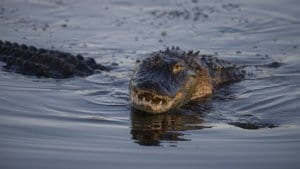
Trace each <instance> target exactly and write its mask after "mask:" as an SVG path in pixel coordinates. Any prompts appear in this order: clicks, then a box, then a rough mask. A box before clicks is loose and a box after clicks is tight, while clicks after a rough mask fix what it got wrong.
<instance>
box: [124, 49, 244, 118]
mask: <svg viewBox="0 0 300 169" xmlns="http://www.w3.org/2000/svg"><path fill="white" fill-rule="evenodd" d="M137 62H138V63H137V68H136V69H135V71H134V73H133V76H132V77H131V79H130V82H129V92H130V96H129V100H130V104H131V107H132V108H133V109H137V110H140V111H142V112H148V113H151V114H158V113H163V112H167V111H170V110H174V109H177V108H179V107H181V106H182V105H184V104H186V103H188V102H190V101H194V100H199V99H203V98H207V97H208V96H210V95H212V94H213V93H214V91H215V90H216V89H218V88H220V87H222V86H224V85H225V84H230V83H234V82H239V81H241V80H243V79H244V78H245V71H244V70H243V69H242V67H239V66H237V65H235V64H232V63H230V62H228V61H226V60H222V59H219V58H218V57H215V56H213V55H203V54H200V52H199V51H196V52H194V51H188V52H185V51H183V50H181V49H180V48H179V47H172V48H167V49H165V50H163V51H158V52H153V53H151V54H150V55H149V56H148V57H146V58H145V59H143V60H142V61H139V60H138V61H137Z"/></svg>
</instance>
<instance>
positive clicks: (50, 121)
mask: <svg viewBox="0 0 300 169" xmlns="http://www.w3.org/2000/svg"><path fill="white" fill-rule="evenodd" d="M299 5H300V4H299V2H298V1H296V0H288V1H286V0H277V1H271V0H267V1H255V0H253V1H249V2H248V1H247V2H246V1H241V0H231V1H229V0H213V1H209V2H208V1H207V2H206V1H200V0H199V1H197V0H192V1H185V0H184V1H171V0H170V1H159V0H152V1H147V0H131V1H130V0H126V1H118V0H114V1H105V0H103V1H96V0H87V1H75V0H71V1H63V0H44V1H37V0H24V1H17V0H2V1H1V2H0V7H1V8H0V23H1V24H0V35H1V38H0V39H2V40H10V41H15V42H19V43H25V44H28V45H35V46H38V47H43V48H49V49H51V48H53V49H58V50H62V51H68V52H71V53H80V54H83V55H84V56H89V57H93V58H95V59H96V60H97V61H98V62H100V63H103V64H105V65H110V66H112V67H113V70H112V71H111V72H107V73H106V72H103V73H100V74H95V75H92V76H89V77H86V78H80V77H75V78H71V79H66V80H55V79H45V78H35V77H30V76H23V75H20V74H15V73H11V72H7V71H4V70H1V71H0V135H1V137H0V159H1V160H0V168H6V169H10V168H251V169H254V168H262V169H265V168H272V169H276V168H278V169H281V168H295V169H296V168H299V166H300V162H299V160H298V158H299V157H298V156H299V155H300V132H299V129H300V127H299V126H300V114H299V108H300V106H299V101H300V90H299V87H300V85H299V84H300V59H299V57H300V56H299V53H300V39H299V37H300V29H299V28H300V20H299V16H300V11H299ZM173 45H174V46H180V47H181V48H182V49H184V50H200V51H201V53H208V54H216V55H218V56H219V57H220V58H223V59H226V60H230V61H232V62H234V63H237V64H241V65H264V64H268V63H271V62H274V61H277V62H281V63H283V65H282V66H281V67H279V68H268V67H259V66H258V67H255V66H249V67H247V68H246V70H247V72H248V77H247V79H246V80H244V81H242V82H240V83H237V84H234V85H231V86H227V87H225V88H223V89H222V90H221V91H219V92H218V93H216V95H214V97H213V98H211V99H209V100H207V101H206V102H202V103H193V104H190V105H189V106H186V107H184V108H182V109H181V110H180V111H179V112H176V113H175V112H171V113H168V114H162V115H158V116H147V115H141V114H138V113H134V112H131V110H130V107H129V105H128V81H129V79H130V74H131V73H132V70H133V69H134V66H135V60H136V59H138V58H141V57H143V56H144V55H145V54H147V53H149V52H152V51H156V50H161V49H164V48H165V47H166V46H173ZM112 63H113V64H112ZM0 64H1V65H3V63H0ZM116 64H117V65H118V66H115V65H116ZM236 122H243V123H247V122H257V123H264V124H272V125H274V126H277V127H275V128H268V127H266V128H261V129H258V130H249V129H243V128H240V127H236V126H234V125H231V124H234V123H236ZM267 126H268V125H267Z"/></svg>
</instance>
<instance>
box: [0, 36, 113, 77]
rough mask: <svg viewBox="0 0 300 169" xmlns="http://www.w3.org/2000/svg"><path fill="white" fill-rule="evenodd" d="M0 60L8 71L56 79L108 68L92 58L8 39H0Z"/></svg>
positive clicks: (83, 74)
mask: <svg viewBox="0 0 300 169" xmlns="http://www.w3.org/2000/svg"><path fill="white" fill-rule="evenodd" d="M0 61H3V62H5V63H6V65H5V66H4V68H5V69H6V70H9V71H14V72H17V73H21V74H24V75H33V76H38V77H49V78H58V79H60V78H70V77H73V76H88V75H91V74H93V73H95V72H98V71H101V70H108V68H106V67H105V66H103V65H101V64H98V63H96V62H95V60H94V59H93V58H84V57H83V56H81V55H76V56H75V55H73V54H71V53H67V52H60V51H56V50H47V49H37V48H36V47H33V46H27V45H24V44H17V43H11V42H8V41H5V42H3V41H0Z"/></svg>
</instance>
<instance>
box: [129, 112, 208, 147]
mask: <svg viewBox="0 0 300 169" xmlns="http://www.w3.org/2000/svg"><path fill="white" fill-rule="evenodd" d="M131 122H132V123H131V127H132V129H131V134H132V138H133V139H134V140H136V142H137V143H139V144H140V145H149V146H159V145H160V143H161V141H190V140H189V139H186V138H184V134H183V132H182V131H185V130H198V129H203V128H210V127H207V126H203V125H201V124H202V123H203V113H201V112H200V113H197V114H196V113H193V114H190V113H188V114H187V113H181V112H170V113H163V114H157V115H149V114H145V113H143V112H140V111H137V110H132V112H131Z"/></svg>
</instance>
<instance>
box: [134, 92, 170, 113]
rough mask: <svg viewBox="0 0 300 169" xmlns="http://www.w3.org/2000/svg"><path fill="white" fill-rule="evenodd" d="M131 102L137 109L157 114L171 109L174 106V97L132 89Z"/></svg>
mask: <svg viewBox="0 0 300 169" xmlns="http://www.w3.org/2000/svg"><path fill="white" fill-rule="evenodd" d="M130 102H131V105H132V106H133V107H134V108H136V109H139V110H142V111H145V112H148V113H153V114H157V113H162V112H166V111H168V110H170V109H171V108H172V107H173V104H174V98H171V97H169V96H162V95H158V94H155V93H153V92H149V91H137V90H131V96H130Z"/></svg>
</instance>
